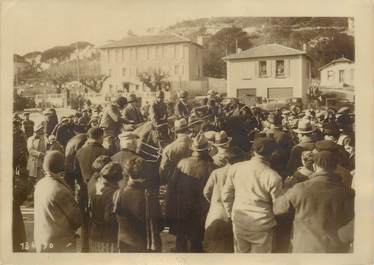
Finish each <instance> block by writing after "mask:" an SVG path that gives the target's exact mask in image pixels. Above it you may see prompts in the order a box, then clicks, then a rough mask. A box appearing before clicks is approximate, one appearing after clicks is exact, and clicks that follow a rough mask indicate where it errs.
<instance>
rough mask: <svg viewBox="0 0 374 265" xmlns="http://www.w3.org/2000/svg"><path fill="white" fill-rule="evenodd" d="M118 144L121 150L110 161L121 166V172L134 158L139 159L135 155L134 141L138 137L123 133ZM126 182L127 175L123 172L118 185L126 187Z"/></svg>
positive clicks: (135, 146)
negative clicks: (121, 179)
mask: <svg viewBox="0 0 374 265" xmlns="http://www.w3.org/2000/svg"><path fill="white" fill-rule="evenodd" d="M118 138H119V143H120V147H121V150H120V151H119V152H118V153H116V154H114V155H113V156H112V161H113V162H116V163H118V164H120V165H121V167H122V170H125V164H126V163H127V162H128V161H130V160H131V159H132V158H134V157H140V156H139V155H138V154H137V153H136V149H137V144H136V141H137V139H138V136H137V135H136V134H134V133H132V132H123V133H121V134H120V135H119V136H118ZM127 182H128V174H126V172H124V174H123V181H121V183H120V187H124V186H126V184H127Z"/></svg>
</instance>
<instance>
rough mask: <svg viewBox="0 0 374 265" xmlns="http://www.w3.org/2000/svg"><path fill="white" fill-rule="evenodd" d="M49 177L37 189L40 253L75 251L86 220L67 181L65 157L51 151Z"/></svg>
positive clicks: (47, 164)
mask: <svg viewBox="0 0 374 265" xmlns="http://www.w3.org/2000/svg"><path fill="white" fill-rule="evenodd" d="M43 169H44V171H45V176H44V177H43V178H42V179H41V180H40V181H39V182H38V183H37V184H36V186H35V193H34V198H35V208H34V213H35V214H34V218H35V220H34V226H35V228H34V240H35V247H36V251H37V252H75V251H76V248H75V246H76V241H75V240H76V239H75V238H76V235H75V232H76V230H77V229H78V228H79V227H80V226H81V222H82V219H81V218H82V217H81V212H80V210H79V207H78V205H77V203H76V201H75V199H74V194H73V192H72V191H71V189H70V188H69V186H68V184H67V183H66V182H65V180H64V155H63V154H62V153H61V152H59V151H51V152H49V153H48V154H47V155H46V156H45V159H44V162H43Z"/></svg>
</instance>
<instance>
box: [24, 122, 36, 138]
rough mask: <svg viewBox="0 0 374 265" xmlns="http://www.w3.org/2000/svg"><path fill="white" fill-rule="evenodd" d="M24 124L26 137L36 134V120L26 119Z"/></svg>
mask: <svg viewBox="0 0 374 265" xmlns="http://www.w3.org/2000/svg"><path fill="white" fill-rule="evenodd" d="M22 126H23V131H24V132H25V134H26V137H30V136H32V135H33V134H34V122H33V121H32V120H24V121H23V122H22Z"/></svg>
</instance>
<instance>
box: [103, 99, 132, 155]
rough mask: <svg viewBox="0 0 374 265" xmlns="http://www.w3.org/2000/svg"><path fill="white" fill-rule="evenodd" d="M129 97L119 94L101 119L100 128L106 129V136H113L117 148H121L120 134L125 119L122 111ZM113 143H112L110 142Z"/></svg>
mask: <svg viewBox="0 0 374 265" xmlns="http://www.w3.org/2000/svg"><path fill="white" fill-rule="evenodd" d="M126 105H127V99H126V98H125V97H123V96H118V97H117V98H116V99H115V100H114V101H113V102H112V103H111V104H109V106H108V107H107V108H106V109H105V110H104V112H103V115H102V117H101V121H100V128H103V129H104V138H107V137H109V136H111V137H112V138H111V139H112V140H110V141H113V142H114V143H113V144H114V146H115V148H116V150H119V140H118V138H117V137H118V135H119V134H120V133H121V129H122V126H123V122H124V121H123V119H122V117H121V111H122V110H123V109H124V108H125V107H126ZM108 145H111V144H108Z"/></svg>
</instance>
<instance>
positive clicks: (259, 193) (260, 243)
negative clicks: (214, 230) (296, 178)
mask: <svg viewBox="0 0 374 265" xmlns="http://www.w3.org/2000/svg"><path fill="white" fill-rule="evenodd" d="M252 148H253V151H254V156H253V157H252V158H251V159H250V160H249V161H244V162H240V163H236V164H234V165H232V166H231V168H230V169H229V170H228V173H227V179H226V183H225V185H224V187H223V190H222V202H223V204H224V207H225V209H226V212H227V214H228V216H229V217H230V218H231V220H232V223H233V228H234V229H233V231H234V239H235V252H239V253H247V252H251V253H270V252H271V251H272V245H273V234H274V227H275V226H276V220H275V218H274V214H273V210H272V204H273V202H274V201H275V199H276V198H277V197H278V196H279V195H280V194H281V192H282V178H281V177H280V176H279V174H278V173H277V172H275V171H274V170H273V169H271V168H270V166H269V161H270V158H271V155H272V153H273V151H274V149H275V143H274V141H273V140H272V139H269V138H266V137H259V138H257V139H256V140H255V141H254V143H253V147H252Z"/></svg>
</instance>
